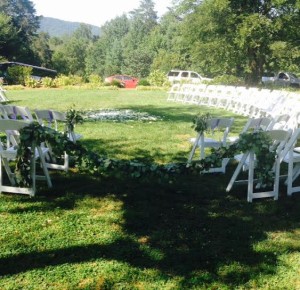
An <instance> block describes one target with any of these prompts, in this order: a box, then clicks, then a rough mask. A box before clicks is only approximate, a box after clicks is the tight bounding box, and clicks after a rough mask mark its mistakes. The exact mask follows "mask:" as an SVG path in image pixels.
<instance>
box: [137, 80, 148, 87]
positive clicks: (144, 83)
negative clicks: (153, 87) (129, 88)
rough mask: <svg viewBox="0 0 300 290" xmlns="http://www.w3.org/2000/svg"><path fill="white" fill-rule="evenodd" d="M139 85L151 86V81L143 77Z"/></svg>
mask: <svg viewBox="0 0 300 290" xmlns="http://www.w3.org/2000/svg"><path fill="white" fill-rule="evenodd" d="M139 86H150V82H149V81H148V80H146V79H141V80H140V81H139Z"/></svg>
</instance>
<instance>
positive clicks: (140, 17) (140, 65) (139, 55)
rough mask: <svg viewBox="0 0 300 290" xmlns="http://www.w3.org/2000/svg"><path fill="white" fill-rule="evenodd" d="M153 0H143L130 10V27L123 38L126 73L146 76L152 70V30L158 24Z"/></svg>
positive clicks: (124, 69) (124, 68)
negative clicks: (150, 44)
mask: <svg viewBox="0 0 300 290" xmlns="http://www.w3.org/2000/svg"><path fill="white" fill-rule="evenodd" d="M157 19H158V17H157V12H156V11H155V10H154V2H153V1H152V0H142V1H140V5H139V7H138V8H137V9H135V10H133V11H131V12H130V20H131V21H130V29H129V32H128V34H127V35H126V36H125V37H124V39H123V52H124V54H123V55H124V67H123V69H122V71H123V72H124V73H128V74H133V75H136V76H139V77H145V76H147V75H148V74H149V72H150V67H151V64H152V61H153V58H154V52H153V51H152V50H151V49H150V48H149V45H148V40H149V35H150V34H151V31H152V30H153V29H154V28H155V27H156V26H157V25H158V23H157Z"/></svg>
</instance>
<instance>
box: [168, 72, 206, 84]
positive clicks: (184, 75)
mask: <svg viewBox="0 0 300 290" xmlns="http://www.w3.org/2000/svg"><path fill="white" fill-rule="evenodd" d="M167 77H168V80H169V82H171V83H180V82H186V83H201V82H203V81H211V80H212V79H210V78H204V77H202V76H201V75H200V74H198V73H196V72H194V71H188V70H175V69H173V70H171V71H169V72H168V74H167Z"/></svg>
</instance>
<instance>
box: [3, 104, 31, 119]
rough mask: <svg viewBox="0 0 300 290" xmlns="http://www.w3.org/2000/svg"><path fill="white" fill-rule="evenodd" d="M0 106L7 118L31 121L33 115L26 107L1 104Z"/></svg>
mask: <svg viewBox="0 0 300 290" xmlns="http://www.w3.org/2000/svg"><path fill="white" fill-rule="evenodd" d="M2 108H3V110H4V111H5V112H6V114H7V117H8V118H9V119H12V120H25V121H33V116H32V114H31V111H30V109H29V108H28V107H22V106H15V105H3V106H2Z"/></svg>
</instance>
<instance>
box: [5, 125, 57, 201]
mask: <svg viewBox="0 0 300 290" xmlns="http://www.w3.org/2000/svg"><path fill="white" fill-rule="evenodd" d="M28 125H29V122H28V121H19V120H5V119H2V120H0V132H2V133H5V134H6V132H7V131H9V132H10V133H9V137H10V138H11V137H12V136H13V137H14V144H15V145H14V146H10V147H7V146H6V145H4V144H3V143H2V142H0V192H11V193H19V194H27V195H30V196H34V195H35V192H36V180H37V179H43V180H46V181H47V184H48V187H52V182H51V179H50V175H49V172H48V170H47V167H46V162H45V155H46V154H47V151H48V150H47V149H45V148H43V149H42V148H41V147H40V145H39V144H34V142H33V143H32V145H31V148H30V149H31V152H33V154H32V156H31V160H30V178H31V180H32V186H31V187H19V186H18V185H17V181H16V176H15V173H14V172H13V171H12V170H11V165H10V162H12V161H14V160H15V159H16V157H17V146H18V141H19V136H18V134H19V130H21V129H22V128H24V127H26V126H28ZM12 132H14V133H12ZM37 161H39V163H40V165H41V168H42V170H43V173H44V175H43V176H41V175H37V174H36V162H37ZM2 165H3V167H4V169H5V171H6V173H7V176H8V179H9V182H10V185H5V184H4V180H3V179H4V178H3V168H2Z"/></svg>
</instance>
